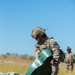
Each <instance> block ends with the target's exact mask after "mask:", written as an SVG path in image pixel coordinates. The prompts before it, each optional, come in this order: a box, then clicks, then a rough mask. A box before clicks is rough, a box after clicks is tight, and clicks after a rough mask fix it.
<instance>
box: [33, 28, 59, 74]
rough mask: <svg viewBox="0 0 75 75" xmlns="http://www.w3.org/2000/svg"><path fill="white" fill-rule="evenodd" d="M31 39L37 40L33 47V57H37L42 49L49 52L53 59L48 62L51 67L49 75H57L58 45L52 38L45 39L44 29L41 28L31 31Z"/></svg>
mask: <svg viewBox="0 0 75 75" xmlns="http://www.w3.org/2000/svg"><path fill="white" fill-rule="evenodd" d="M32 38H34V39H36V40H37V43H36V45H35V46H34V54H35V57H37V56H38V55H39V53H40V52H41V51H42V50H43V49H49V50H51V52H52V54H53V59H52V61H51V62H50V64H51V66H52V74H51V75H57V74H58V70H59V57H60V55H59V54H60V53H59V52H60V51H59V49H60V46H59V45H58V43H57V42H56V41H55V40H54V38H53V37H50V38H49V37H47V35H46V33H45V29H43V28H41V27H37V28H35V29H34V30H33V31H32Z"/></svg>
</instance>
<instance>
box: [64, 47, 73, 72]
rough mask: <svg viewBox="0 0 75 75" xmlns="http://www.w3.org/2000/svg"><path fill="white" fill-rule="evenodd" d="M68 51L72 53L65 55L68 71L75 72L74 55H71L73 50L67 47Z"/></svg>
mask: <svg viewBox="0 0 75 75" xmlns="http://www.w3.org/2000/svg"><path fill="white" fill-rule="evenodd" d="M67 51H70V52H69V53H66V54H65V64H66V71H68V70H70V71H73V68H74V65H73V59H74V54H73V53H71V48H70V47H67Z"/></svg>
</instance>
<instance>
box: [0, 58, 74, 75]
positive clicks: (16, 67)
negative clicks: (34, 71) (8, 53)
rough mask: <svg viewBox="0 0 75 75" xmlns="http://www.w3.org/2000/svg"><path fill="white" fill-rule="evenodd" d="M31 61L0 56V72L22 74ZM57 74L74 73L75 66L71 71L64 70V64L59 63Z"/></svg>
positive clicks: (66, 74)
mask: <svg viewBox="0 0 75 75" xmlns="http://www.w3.org/2000/svg"><path fill="white" fill-rule="evenodd" d="M32 62H33V60H30V59H20V58H14V57H13V58H12V57H10V58H5V59H3V58H0V72H2V73H7V72H11V71H12V72H17V73H19V74H20V75H24V74H25V72H26V70H27V69H28V67H29V65H30V64H31V63H32ZM58 75H75V68H74V71H73V72H66V71H65V64H64V63H60V68H59V74H58Z"/></svg>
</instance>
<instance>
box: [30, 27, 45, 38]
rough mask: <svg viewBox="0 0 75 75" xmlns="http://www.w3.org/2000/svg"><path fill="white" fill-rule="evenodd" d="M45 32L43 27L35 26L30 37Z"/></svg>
mask: <svg viewBox="0 0 75 75" xmlns="http://www.w3.org/2000/svg"><path fill="white" fill-rule="evenodd" d="M43 34H45V29H43V28H41V27H36V28H35V29H34V30H32V34H31V36H32V38H36V37H37V36H41V35H43Z"/></svg>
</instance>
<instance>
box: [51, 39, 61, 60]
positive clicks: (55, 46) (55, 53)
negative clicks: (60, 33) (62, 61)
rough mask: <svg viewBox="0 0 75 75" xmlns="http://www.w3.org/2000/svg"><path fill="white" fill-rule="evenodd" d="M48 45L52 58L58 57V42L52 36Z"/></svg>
mask: <svg viewBox="0 0 75 75" xmlns="http://www.w3.org/2000/svg"><path fill="white" fill-rule="evenodd" d="M50 47H51V50H52V53H53V58H56V59H59V57H60V51H59V48H60V46H59V44H58V43H57V42H56V41H55V40H54V39H53V38H52V39H50Z"/></svg>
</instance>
